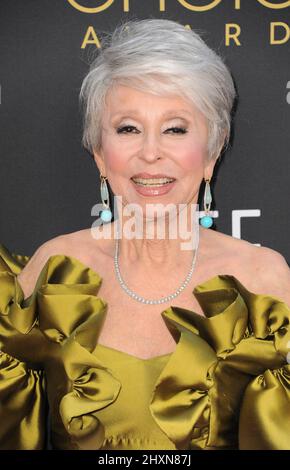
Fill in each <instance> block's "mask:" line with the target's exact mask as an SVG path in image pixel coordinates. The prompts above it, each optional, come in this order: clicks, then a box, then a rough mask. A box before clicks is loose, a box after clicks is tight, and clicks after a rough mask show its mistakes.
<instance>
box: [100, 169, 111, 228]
mask: <svg viewBox="0 0 290 470" xmlns="http://www.w3.org/2000/svg"><path fill="white" fill-rule="evenodd" d="M100 176H101V199H102V204H103V206H104V209H103V210H102V212H101V220H102V221H103V223H105V224H107V223H108V222H111V220H112V216H113V214H112V211H111V209H110V200H109V191H108V186H107V181H106V180H107V179H108V178H107V177H106V176H103V175H102V174H101V175H100Z"/></svg>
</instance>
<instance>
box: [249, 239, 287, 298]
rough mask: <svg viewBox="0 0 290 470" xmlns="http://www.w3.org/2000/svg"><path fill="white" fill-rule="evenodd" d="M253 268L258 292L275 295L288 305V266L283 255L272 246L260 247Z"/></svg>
mask: <svg viewBox="0 0 290 470" xmlns="http://www.w3.org/2000/svg"><path fill="white" fill-rule="evenodd" d="M253 268H254V272H253V275H254V279H255V280H256V284H257V288H258V289H259V290H260V292H261V293H265V294H269V295H273V296H276V297H278V298H280V299H281V300H283V301H284V302H285V303H286V304H287V305H288V306H290V268H289V266H288V263H287V260H286V259H285V257H284V256H283V255H282V254H281V253H280V252H278V251H276V250H273V249H272V248H269V247H265V246H263V247H260V251H259V252H258V253H257V255H256V257H255V258H254V262H253Z"/></svg>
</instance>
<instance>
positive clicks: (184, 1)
mask: <svg viewBox="0 0 290 470" xmlns="http://www.w3.org/2000/svg"><path fill="white" fill-rule="evenodd" d="M178 1H179V3H181V5H182V6H183V7H184V8H186V9H187V10H191V11H207V10H211V9H212V8H215V7H216V6H217V5H218V4H219V3H221V0H212V1H211V2H210V3H209V4H208V5H203V6H196V5H191V3H188V1H187V0H178Z"/></svg>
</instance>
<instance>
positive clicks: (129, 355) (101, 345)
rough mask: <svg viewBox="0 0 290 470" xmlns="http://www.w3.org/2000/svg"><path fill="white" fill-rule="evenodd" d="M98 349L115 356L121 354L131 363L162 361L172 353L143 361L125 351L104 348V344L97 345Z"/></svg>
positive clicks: (109, 347) (108, 347)
mask: <svg viewBox="0 0 290 470" xmlns="http://www.w3.org/2000/svg"><path fill="white" fill-rule="evenodd" d="M98 347H100V348H101V349H104V350H109V351H112V352H113V353H116V354H121V355H122V356H124V357H126V358H128V359H130V360H132V361H137V362H146V363H148V362H150V361H158V360H162V359H165V358H167V357H170V356H172V354H173V353H174V351H173V352H171V353H167V354H161V355H159V356H152V357H148V358H147V359H144V358H142V357H137V356H134V355H133V354H129V353H127V352H125V351H121V350H120V349H116V348H112V347H111V346H106V345H104V344H101V343H97V347H96V349H97V348H98Z"/></svg>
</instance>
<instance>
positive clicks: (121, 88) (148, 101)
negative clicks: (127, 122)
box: [105, 85, 198, 116]
mask: <svg viewBox="0 0 290 470" xmlns="http://www.w3.org/2000/svg"><path fill="white" fill-rule="evenodd" d="M156 110H160V111H162V112H163V113H164V114H166V115H168V116H170V115H176V111H179V112H181V113H183V114H184V115H185V116H186V115H187V116H190V115H191V116H192V115H193V114H195V115H196V113H197V112H198V110H197V108H196V107H195V106H194V104H193V103H192V102H190V101H189V100H188V99H186V98H185V97H183V96H181V95H177V94H170V95H168V94H167V95H155V94H153V93H149V92H145V91H141V90H137V89H135V88H133V87H129V86H125V85H116V86H114V87H112V88H111V89H110V90H109V91H108V93H107V95H106V99H105V113H107V114H109V115H112V114H114V115H116V116H117V115H119V114H123V113H124V112H126V113H127V114H142V112H145V113H148V112H153V111H156Z"/></svg>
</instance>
